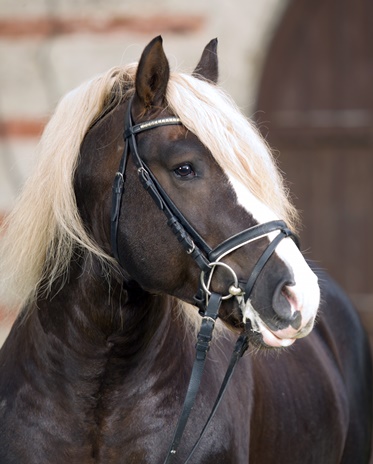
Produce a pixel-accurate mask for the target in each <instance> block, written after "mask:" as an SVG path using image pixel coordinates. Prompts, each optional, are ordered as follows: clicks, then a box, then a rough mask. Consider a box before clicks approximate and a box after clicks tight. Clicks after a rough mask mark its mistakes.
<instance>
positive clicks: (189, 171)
mask: <svg viewBox="0 0 373 464" xmlns="http://www.w3.org/2000/svg"><path fill="white" fill-rule="evenodd" d="M174 173H175V174H176V175H177V176H178V177H183V178H186V177H194V176H195V175H196V173H195V172H194V171H193V168H192V166H191V165H190V164H187V163H186V164H182V165H181V166H179V167H177V168H176V169H174Z"/></svg>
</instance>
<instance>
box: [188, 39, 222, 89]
mask: <svg viewBox="0 0 373 464" xmlns="http://www.w3.org/2000/svg"><path fill="white" fill-rule="evenodd" d="M217 49H218V39H212V40H211V41H210V42H209V43H208V44H207V45H206V47H205V49H204V50H203V53H202V56H201V59H200V60H199V63H198V64H197V67H196V69H195V70H194V71H193V76H194V77H198V78H202V79H205V80H207V81H209V82H213V83H214V84H216V83H217V82H218V77H219V66H218V54H217Z"/></svg>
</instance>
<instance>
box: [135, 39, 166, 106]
mask: <svg viewBox="0 0 373 464" xmlns="http://www.w3.org/2000/svg"><path fill="white" fill-rule="evenodd" d="M162 43H163V40H162V37H161V36H158V37H155V38H154V39H153V40H152V41H151V42H150V43H149V44H148V45H147V46H146V47H145V49H144V51H143V52H142V55H141V58H140V61H139V65H138V67H137V73H136V83H135V86H136V93H135V98H134V106H136V109H137V110H138V111H140V112H141V111H143V110H145V111H146V110H148V109H150V108H151V107H152V106H161V105H162V103H164V101H165V96H166V89H167V83H168V79H169V77H170V67H169V65H168V61H167V58H166V55H165V53H164V51H163V45H162Z"/></svg>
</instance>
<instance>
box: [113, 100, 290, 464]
mask: <svg viewBox="0 0 373 464" xmlns="http://www.w3.org/2000/svg"><path fill="white" fill-rule="evenodd" d="M131 106H132V99H131V100H130V101H129V103H128V107H127V111H126V115H125V123H124V135H123V136H124V140H125V148H124V151H123V155H122V158H121V160H120V164H119V169H118V172H117V173H116V175H115V178H114V183H113V196H112V210H111V247H112V251H113V254H114V256H115V258H116V260H117V261H118V262H119V264H121V262H120V256H119V252H118V228H119V219H120V211H121V202H122V196H123V193H124V184H125V179H126V175H125V172H126V166H127V161H128V155H129V153H131V155H132V159H133V162H134V163H135V166H136V168H137V172H138V176H139V179H140V181H141V183H142V185H143V187H144V188H145V190H146V191H147V192H148V193H149V194H150V196H151V197H152V198H153V200H154V202H155V204H156V205H157V206H158V208H159V209H160V210H161V211H163V213H164V214H165V215H166V217H167V224H168V225H169V227H170V228H171V230H172V231H173V233H174V234H175V235H176V237H177V239H178V241H179V242H180V244H181V245H182V247H183V248H184V250H185V251H186V253H187V254H188V255H190V256H191V257H192V258H193V259H194V260H195V262H196V264H197V266H198V267H199V268H200V270H201V278H200V286H199V289H198V291H197V294H196V296H195V302H196V305H197V306H198V307H199V310H200V314H201V316H202V325H201V330H200V332H199V334H198V337H197V344H196V359H195V362H194V365H193V369H192V374H191V378H190V382H189V387H188V390H187V394H186V398H185V401H184V405H183V410H182V412H181V415H180V418H179V421H178V424H177V427H176V430H175V433H174V437H173V441H172V443H171V446H170V448H169V451H168V454H167V457H166V460H165V464H169V463H171V462H172V461H173V460H174V458H175V456H176V452H177V448H178V446H179V443H180V441H181V438H182V434H183V431H184V428H185V426H186V423H187V420H188V418H189V414H190V412H191V409H192V407H193V404H194V400H195V398H196V395H197V391H198V388H199V385H200V382H201V378H202V372H203V368H204V364H205V360H206V355H207V352H208V350H209V346H210V342H211V339H212V332H213V329H214V326H215V321H216V319H217V317H218V312H219V308H220V305H221V302H222V300H226V299H229V298H232V297H239V296H240V297H243V298H244V301H245V302H246V301H247V300H248V299H249V298H250V295H251V293H252V290H253V288H254V285H255V282H256V281H257V278H258V277H259V275H260V273H261V271H262V270H263V268H264V266H265V264H266V263H267V261H268V260H269V258H270V257H271V256H272V254H273V253H274V251H275V249H276V247H277V245H278V244H279V243H280V241H281V240H283V239H284V238H286V237H291V238H292V239H293V240H294V241H295V242H296V244H297V245H298V239H297V237H296V235H295V234H294V233H293V232H292V231H291V230H290V229H289V228H288V227H287V226H286V224H285V222H284V221H280V220H278V221H270V222H266V223H264V224H258V225H256V226H254V227H250V228H249V229H245V230H243V231H242V232H239V233H238V234H236V235H233V236H232V237H230V238H228V239H227V240H225V241H224V242H222V243H221V244H220V245H218V246H217V247H215V248H214V249H211V247H210V246H209V245H208V244H207V243H206V241H205V240H204V239H203V238H202V237H201V236H200V234H199V233H198V232H197V231H196V230H195V228H194V227H193V226H192V225H191V224H190V222H189V221H188V220H187V219H186V218H185V217H184V215H183V214H182V212H181V211H180V210H179V208H178V207H177V206H176V205H175V204H174V203H173V201H172V200H171V198H170V197H169V196H168V195H167V193H166V192H165V191H164V189H163V188H162V186H161V185H160V184H159V182H158V181H157V179H156V178H155V176H154V175H153V173H152V172H151V170H150V169H149V168H148V166H147V165H146V164H145V162H144V161H143V160H142V159H141V157H140V155H139V152H138V149H137V143H136V135H137V134H139V133H141V132H145V131H148V130H151V129H155V128H157V127H161V126H169V125H182V123H181V121H180V119H179V118H177V117H174V116H171V117H165V118H161V119H154V120H151V121H146V122H142V123H139V124H135V125H134V124H133V121H132V116H131ZM275 231H278V234H277V235H276V237H275V238H274V239H273V240H272V241H270V243H269V245H268V246H267V248H266V249H265V250H264V252H263V253H262V255H261V256H260V258H259V259H258V261H257V262H256V264H255V266H254V268H253V270H252V271H251V274H250V276H249V278H248V280H247V282H246V283H244V284H241V282H239V280H238V277H237V275H236V273H235V271H234V270H233V269H232V268H231V267H230V266H228V265H227V264H225V263H223V262H221V260H222V259H223V258H224V257H225V256H227V255H228V254H230V253H232V252H233V251H235V250H237V249H239V248H241V247H242V246H244V245H247V244H249V243H251V242H253V241H256V240H258V239H260V238H262V237H266V236H268V234H270V233H271V232H275ZM218 267H223V268H224V269H226V270H227V271H228V272H229V273H230V274H231V276H232V280H233V284H232V285H231V286H230V287H229V289H228V291H227V293H226V294H225V295H221V294H217V293H214V292H212V291H211V290H210V286H211V282H212V277H213V273H214V271H215V270H216V268H218ZM242 287H243V288H242ZM247 346H248V330H246V332H245V333H244V334H243V335H241V336H240V337H239V339H238V340H237V343H236V347H235V349H234V352H233V355H232V358H231V361H230V364H229V367H228V370H227V373H226V375H225V377H224V380H223V383H222V386H221V388H220V391H219V393H218V396H217V398H216V401H215V404H214V406H213V409H212V412H211V413H210V416H209V418H208V420H207V422H206V424H205V426H204V428H203V430H202V432H201V434H200V436H199V438H198V440H197V442H196V443H195V445H194V447H193V449H192V451H191V452H190V454H189V456H188V458H187V460H186V461H185V463H186V462H188V461H189V460H190V458H191V456H192V454H193V452H194V451H195V449H196V448H197V446H198V444H199V442H200V440H201V438H202V436H203V434H204V432H205V430H206V428H207V426H208V424H209V423H210V421H211V420H212V418H213V416H214V414H215V412H216V409H217V407H218V406H219V404H220V401H221V399H222V397H223V394H224V392H225V389H226V388H227V386H228V383H229V380H230V378H231V377H232V374H233V371H234V368H235V366H236V364H237V362H238V360H239V359H240V357H241V356H242V355H243V353H244V352H245V351H246V349H247Z"/></svg>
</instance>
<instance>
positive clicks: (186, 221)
mask: <svg viewBox="0 0 373 464" xmlns="http://www.w3.org/2000/svg"><path fill="white" fill-rule="evenodd" d="M216 47H217V41H216V40H213V41H211V42H210V43H209V44H208V45H207V47H206V48H205V50H204V52H203V54H202V57H201V59H200V61H199V63H198V65H197V67H196V69H195V71H194V73H193V74H192V75H191V76H186V75H183V74H172V73H170V69H169V64H168V61H167V58H166V56H165V53H164V50H163V46H162V39H161V38H160V37H157V38H155V39H153V41H151V42H150V44H149V45H148V46H147V47H146V48H145V50H144V51H143V53H142V56H141V59H140V61H139V64H138V67H137V71H136V75H135V78H134V84H133V88H132V89H131V91H130V92H129V93H130V94H131V97H130V98H126V99H125V101H124V102H122V103H121V104H120V105H118V106H117V107H116V108H115V109H114V110H112V111H111V112H109V114H107V115H106V116H105V117H104V118H103V119H102V120H100V121H99V122H98V123H97V124H96V125H94V126H93V127H92V129H91V130H90V132H89V133H88V135H87V137H86V138H85V141H84V143H83V146H82V150H81V160H84V169H82V168H79V169H78V170H77V174H76V181H75V188H76V192H77V193H76V195H77V201H78V206H79V209H80V212H81V214H82V216H83V219H84V221H85V222H86V223H88V224H89V228H90V229H91V231H92V234H93V235H94V236H95V239H96V240H97V241H98V242H99V243H100V244H101V246H102V247H103V248H104V249H105V250H106V251H107V253H113V248H115V250H116V253H115V254H116V255H117V256H116V257H117V260H118V262H119V263H120V265H119V270H120V273H121V275H122V277H123V278H124V281H125V282H126V284H127V285H129V283H130V282H136V284H137V285H138V286H139V287H141V288H142V289H144V290H146V291H147V292H149V293H154V294H159V293H166V294H169V295H172V296H175V297H177V298H179V299H181V300H183V301H185V302H188V303H191V304H194V303H195V295H196V292H197V289H198V288H200V290H201V288H202V293H203V292H205V296H206V297H207V298H208V295H209V294H210V292H215V293H219V294H221V295H223V296H224V297H226V298H225V301H224V302H223V304H222V306H221V308H220V313H219V315H220V318H221V319H222V320H223V321H225V322H226V324H228V325H229V326H230V327H231V328H234V329H236V330H242V328H243V327H244V322H245V321H250V322H251V329H252V331H253V336H252V340H254V341H256V342H258V343H259V344H264V345H267V346H273V347H280V346H288V345H290V344H291V343H293V342H294V340H296V339H297V338H301V337H304V336H305V335H307V334H308V333H309V332H310V331H311V329H312V327H313V324H314V320H315V317H316V313H317V309H318V305H319V296H320V292H319V287H318V284H317V278H316V276H315V275H314V273H313V272H312V271H311V269H310V268H309V266H308V265H307V263H306V261H305V260H304V258H303V256H302V254H301V252H300V251H299V250H298V248H297V246H296V244H295V243H294V240H293V239H292V233H291V232H290V231H289V229H288V228H287V226H285V225H281V224H283V223H281V222H280V221H281V220H285V221H287V222H289V221H291V219H289V218H290V217H291V213H289V211H290V212H291V206H289V205H290V203H289V202H288V200H287V197H286V191H285V189H284V187H283V184H282V181H281V178H280V176H279V174H278V171H277V169H276V167H275V165H274V162H273V160H272V158H271V155H270V154H269V151H268V149H267V147H266V145H265V143H264V142H263V140H262V139H261V138H260V136H259V135H258V134H257V133H256V131H255V129H254V128H253V127H252V126H251V125H250V123H249V122H248V121H246V119H245V118H244V117H243V116H242V115H241V114H240V113H239V111H238V110H237V109H236V108H235V107H234V105H233V104H232V103H231V102H230V100H229V99H227V97H226V96H225V94H223V92H222V91H221V90H219V88H218V86H217V85H216V81H217V76H218V59H217V54H216ZM123 118H124V123H123ZM149 124H150V127H149ZM123 127H124V128H125V131H126V133H125V140H123V138H122V134H123ZM149 129H150V130H149ZM97 140H99V146H98V145H97ZM93 150H94V151H95V152H96V155H95V156H94V157H93V156H91V153H92V151H93ZM123 152H124V153H125V154H124V155H123ZM134 152H135V153H134ZM88 155H89V156H88ZM82 164H83V162H82V161H81V165H82ZM119 164H121V168H120V169H119V171H121V170H122V171H121V172H119V176H118V174H117V175H116V172H117V171H118V165H119ZM145 172H146V173H145ZM116 177H117V178H118V183H116V184H115V185H114V190H115V189H117V191H118V188H119V190H120V195H119V196H118V195H116V194H115V192H114V198H113V199H112V194H111V186H112V182H113V179H114V178H116ZM119 184H120V185H119ZM144 186H145V188H144ZM87 192H91V193H92V195H88V194H87ZM96 192H100V195H96V194H93V193H96ZM149 193H150V195H149ZM164 198H166V199H164ZM284 204H285V206H284ZM113 205H114V206H113ZM113 208H114V212H113ZM166 209H167V210H169V211H168V215H167V214H166V215H165V210H166ZM166 213H167V211H166ZM113 216H114V218H113ZM170 216H176V219H178V220H177V221H176V222H177V224H176V225H175V222H174V223H172V219H170ZM110 217H111V221H110ZM180 217H181V219H180ZM113 221H114V223H115V226H114V239H113V237H112V238H111V239H110V234H111V235H113ZM110 223H111V229H112V230H111V231H110ZM268 223H269V224H271V225H273V224H275V225H274V226H273V227H272V226H271V227H267V226H266V224H268ZM278 224H280V225H278ZM277 225H278V226H277ZM170 226H171V227H170ZM178 228H179V229H178ZM175 229H178V231H177V230H175ZM180 229H182V231H181V232H180ZM253 231H254V232H253ZM281 234H284V236H282V235H281ZM280 235H281V240H280V239H279V236H280ZM185 236H186V238H185ZM232 237H233V238H232ZM113 240H114V244H113ZM183 240H184V246H183V243H182V242H183ZM188 240H189V245H187V246H185V241H188ZM271 244H272V245H271ZM188 247H189V248H188ZM269 248H271V251H270V253H267V255H266V250H268V249H269ZM195 250H197V251H198V257H197V255H196V253H197V251H195ZM263 256H265V257H264V258H262V257H263ZM197 258H198V259H199V261H198V259H197ZM196 259H197V260H196ZM261 259H262V263H261ZM258 263H259V264H258ZM201 270H202V274H201ZM253 273H254V274H256V275H255V278H252V277H251V276H252V275H253ZM250 279H251V280H250ZM249 281H250V282H252V284H251V285H250V289H249V290H248V285H249V284H248V282H249Z"/></svg>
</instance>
